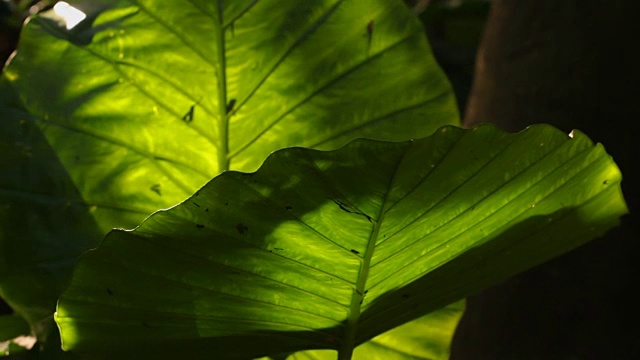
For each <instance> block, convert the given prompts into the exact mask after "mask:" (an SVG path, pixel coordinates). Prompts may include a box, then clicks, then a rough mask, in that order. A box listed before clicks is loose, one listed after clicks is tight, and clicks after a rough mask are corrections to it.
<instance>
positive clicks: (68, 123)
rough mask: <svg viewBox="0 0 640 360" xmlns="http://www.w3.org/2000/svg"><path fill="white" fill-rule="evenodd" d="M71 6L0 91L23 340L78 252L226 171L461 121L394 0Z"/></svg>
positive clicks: (2, 214) (10, 252)
mask: <svg viewBox="0 0 640 360" xmlns="http://www.w3.org/2000/svg"><path fill="white" fill-rule="evenodd" d="M69 3H70V6H72V7H74V8H77V9H78V10H79V11H82V13H84V14H86V16H87V17H86V19H84V20H82V21H81V22H80V23H78V24H77V25H75V24H73V26H72V25H71V23H70V22H69V21H66V20H64V19H61V18H60V16H62V15H60V13H54V12H51V11H50V12H47V13H43V14H41V15H40V16H37V17H35V18H32V19H31V20H30V22H29V24H28V25H27V26H26V27H25V28H24V30H23V32H22V34H21V39H20V47H19V51H18V54H17V56H15V57H14V58H13V60H12V61H11V63H10V64H9V66H8V67H6V69H5V72H4V74H3V77H2V79H1V80H0V93H1V95H2V96H1V97H0V121H1V123H0V127H1V131H0V149H1V150H2V151H1V152H0V164H2V167H1V168H0V201H1V202H0V249H1V253H0V296H2V297H3V298H4V299H6V300H7V301H8V302H9V303H10V304H11V306H12V307H13V308H14V309H16V310H17V311H19V312H20V313H21V314H23V315H24V316H25V317H26V318H27V319H29V321H30V322H31V323H32V325H33V326H36V325H35V324H36V323H37V322H39V321H40V320H42V319H44V318H47V317H49V316H50V315H51V312H52V311H53V307H54V304H55V301H56V298H57V295H58V293H59V291H60V288H61V287H62V286H63V284H64V283H65V281H66V280H67V278H68V274H69V272H70V271H71V266H72V264H73V263H74V261H75V259H76V258H77V256H78V254H80V253H81V252H82V251H85V250H87V249H89V248H92V247H94V246H95V245H96V244H97V243H98V242H99V240H100V239H101V238H102V236H103V235H104V234H105V233H106V232H107V231H108V230H109V229H111V228H113V227H123V228H132V227H134V226H135V225H137V224H138V223H139V222H140V221H141V220H142V219H144V218H145V217H146V216H147V215H149V214H150V213H152V212H154V211H156V210H158V209H162V208H168V207H170V206H173V205H175V204H176V203H178V202H181V201H183V200H184V199H185V198H187V197H188V196H190V195H192V194H193V192H194V191H195V190H196V189H198V188H199V187H201V186H202V185H204V184H205V183H206V182H207V181H209V180H210V179H211V178H212V177H214V176H216V175H218V174H219V173H220V172H221V171H223V170H225V169H238V170H254V169H255V168H257V167H258V166H259V165H260V164H261V163H262V162H263V161H264V159H265V158H266V156H267V155H268V154H269V153H270V152H272V151H274V150H277V149H279V148H282V147H286V146H292V145H300V146H307V147H314V148H320V149H331V148H336V147H338V146H341V145H343V144H344V143H346V142H347V141H349V140H352V139H354V138H357V137H371V138H377V139H385V140H406V139H409V138H413V137H420V136H426V135H428V134H431V133H432V132H433V131H434V130H435V129H437V128H438V127H439V126H441V125H445V124H457V122H458V117H457V113H456V110H455V104H454V99H453V95H452V92H451V90H450V86H449V84H448V82H447V80H446V78H445V77H444V75H443V73H442V72H441V71H440V69H439V68H438V67H437V64H436V62H435V60H434V58H433V56H432V55H431V53H430V50H429V47H428V45H427V42H426V38H425V36H424V34H423V29H422V27H421V26H420V24H419V22H418V21H417V20H416V19H415V18H414V17H413V15H412V14H411V12H410V10H408V9H407V8H406V7H405V5H404V4H403V2H402V1H399V0H398V1H388V0H375V1H372V0H327V1H292V0H288V1H283V0H260V1H256V0H253V1H247V0H237V1H208V0H206V1H205V0H189V1H187V0H172V1H167V0H144V1H143V0H139V1H117V0H104V1H102V0H101V1H69ZM59 10H60V6H58V12H59ZM42 326H44V327H46V325H42Z"/></svg>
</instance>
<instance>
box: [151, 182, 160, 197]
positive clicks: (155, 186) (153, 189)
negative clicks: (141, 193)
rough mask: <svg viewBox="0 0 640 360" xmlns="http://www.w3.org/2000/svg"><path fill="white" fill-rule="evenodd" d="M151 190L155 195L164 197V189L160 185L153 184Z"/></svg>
mask: <svg viewBox="0 0 640 360" xmlns="http://www.w3.org/2000/svg"><path fill="white" fill-rule="evenodd" d="M149 189H150V190H151V191H153V192H154V193H156V194H158V195H160V196H162V187H161V186H160V184H153V185H152V186H151V187H150V188H149Z"/></svg>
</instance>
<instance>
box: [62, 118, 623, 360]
mask: <svg viewBox="0 0 640 360" xmlns="http://www.w3.org/2000/svg"><path fill="white" fill-rule="evenodd" d="M620 180H621V176H620V173H619V171H618V168H617V167H616V165H615V164H614V163H613V161H612V160H611V158H610V157H609V155H607V153H606V152H605V151H604V149H603V147H602V146H601V145H594V144H593V143H592V142H591V141H590V140H589V139H588V138H587V137H586V136H584V135H583V134H581V133H580V132H577V131H576V132H575V133H574V135H573V137H569V136H567V135H566V134H563V133H561V132H559V131H558V130H556V129H554V128H552V127H550V126H543V125H540V126H534V127H531V128H529V129H527V130H526V131H523V132H521V133H518V134H507V133H505V132H503V131H501V130H498V129H496V128H495V127H492V126H482V127H477V128H474V129H470V130H463V129H459V128H455V127H444V128H442V129H440V130H439V131H438V132H436V133H435V134H434V135H433V136H431V137H428V138H425V139H421V140H416V141H413V142H402V143H388V142H377V141H372V140H357V141H354V142H352V143H350V144H348V145H347V146H345V147H343V148H341V149H339V150H336V151H329V152H326V151H316V150H309V149H302V148H291V149H285V150H281V151H278V152H276V153H274V154H273V155H271V156H270V157H269V158H268V160H267V161H266V162H265V163H264V165H263V166H262V167H261V168H260V169H259V170H258V171H257V172H255V173H240V172H226V173H223V174H221V175H220V176H218V177H216V178H215V179H213V180H212V181H211V182H209V183H208V184H207V185H206V186H204V187H203V188H202V189H200V190H199V191H198V192H197V193H196V194H195V195H194V196H192V197H191V198H189V199H188V200H186V201H185V202H183V203H182V204H180V205H179V206H176V207H173V208H171V209H169V210H164V211H160V212H157V213H155V214H154V215H153V216H151V217H150V218H148V219H147V220H145V222H143V223H142V224H141V225H140V226H139V227H138V228H137V229H135V230H133V231H124V230H114V231H112V232H110V233H109V234H108V235H107V237H106V238H105V240H104V242H103V244H102V245H101V246H100V247H99V248H98V249H96V250H94V251H91V252H88V253H86V254H85V255H83V256H82V257H81V258H80V260H79V263H78V266H77V268H76V271H75V272H74V275H73V279H72V281H71V284H70V286H69V288H68V289H67V290H66V291H65V292H64V293H63V295H62V298H61V300H60V302H59V304H58V312H57V317H56V320H57V322H58V324H59V326H60V327H61V331H62V335H63V346H64V347H65V348H66V349H73V350H77V351H79V352H81V353H82V352H84V353H86V354H94V355H95V354H109V356H119V355H121V354H127V355H131V354H135V356H142V355H144V356H151V355H153V356H163V357H171V356H183V357H184V356H204V355H205V354H206V355H207V356H209V357H213V358H225V359H227V358H249V357H259V356H272V355H275V354H286V353H293V352H295V351H299V350H304V349H335V350H339V351H340V352H341V355H342V357H341V358H342V359H346V358H348V357H347V355H348V354H349V353H350V352H351V351H352V350H353V349H354V348H355V346H356V345H358V344H362V343H364V342H366V341H368V340H369V339H372V338H374V337H376V336H377V335H380V334H382V333H384V332H386V331H389V330H391V329H393V328H395V327H396V326H398V325H401V324H404V323H405V322H408V321H410V320H413V319H416V318H418V317H421V316H423V315H425V314H427V313H429V312H431V311H434V310H437V309H439V308H441V307H443V306H445V305H447V304H450V303H452V302H453V301H456V300H458V299H461V298H463V297H465V296H467V295H469V294H471V293H473V292H475V291H478V290H480V289H482V288H483V287H486V286H488V285H489V284H492V283H495V282H497V281H500V280H503V279H505V278H507V277H509V276H511V275H513V274H514V273H516V272H518V271H522V270H524V269H526V268H529V267H531V266H533V265H535V264H538V263H540V262H542V261H545V260H547V259H549V258H551V257H553V256H555V255H558V254H561V253H563V252H566V251H568V250H570V249H572V248H574V247H576V246H578V245H580V244H582V243H584V242H586V241H588V240H590V239H592V238H594V237H596V236H598V235H599V234H602V233H603V232H604V231H605V230H607V229H608V228H610V227H612V226H614V225H616V224H617V223H618V218H619V216H620V215H621V214H623V213H625V212H626V206H625V203H624V200H623V198H622V196H621V192H620Z"/></svg>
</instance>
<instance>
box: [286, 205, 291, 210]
mask: <svg viewBox="0 0 640 360" xmlns="http://www.w3.org/2000/svg"><path fill="white" fill-rule="evenodd" d="M284 208H285V210H293V206H291V205H287V206H285V207H284Z"/></svg>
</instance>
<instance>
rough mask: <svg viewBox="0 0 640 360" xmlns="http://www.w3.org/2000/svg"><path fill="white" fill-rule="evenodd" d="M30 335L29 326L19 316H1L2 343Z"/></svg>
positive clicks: (0, 331)
mask: <svg viewBox="0 0 640 360" xmlns="http://www.w3.org/2000/svg"><path fill="white" fill-rule="evenodd" d="M28 334H29V324H27V322H26V321H25V320H24V319H23V318H22V316H20V315H18V314H15V313H14V314H11V315H2V316H0V341H6V340H11V339H13V338H16V337H18V336H20V335H28Z"/></svg>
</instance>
